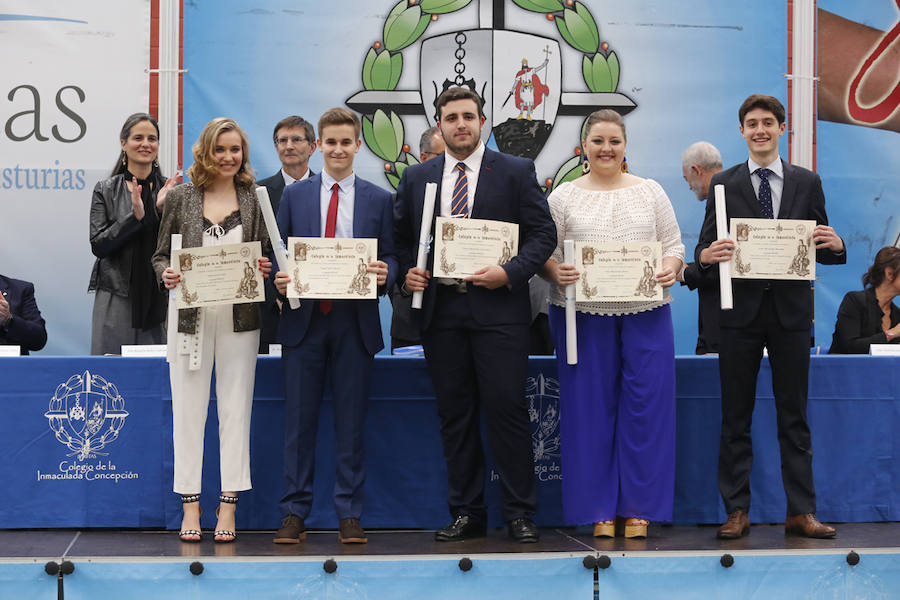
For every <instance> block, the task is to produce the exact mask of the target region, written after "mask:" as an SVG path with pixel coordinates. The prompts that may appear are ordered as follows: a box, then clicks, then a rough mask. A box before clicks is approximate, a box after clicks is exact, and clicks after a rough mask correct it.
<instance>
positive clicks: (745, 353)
mask: <svg viewBox="0 0 900 600" xmlns="http://www.w3.org/2000/svg"><path fill="white" fill-rule="evenodd" d="M720 334H721V338H720V341H719V377H720V380H721V386H722V435H721V439H720V445H719V491H720V493H721V494H722V500H723V501H724V502H725V510H726V511H727V512H728V513H729V514H730V513H731V512H733V511H735V510H736V509H739V508H740V509H743V510H749V509H750V469H751V466H752V465H753V447H752V443H751V439H750V424H751V421H752V418H753V406H754V403H755V401H756V379H757V376H758V375H759V366H760V360H761V359H762V355H763V348H764V347H766V348H768V351H769V364H770V365H771V367H772V389H773V391H774V393H775V409H776V412H777V415H778V443H779V446H780V449H781V479H782V482H783V484H784V491H785V494H786V495H787V513H788V516H792V515H797V514H803V513H814V512H815V511H816V492H815V487H814V486H813V476H812V445H811V443H810V434H809V425H808V424H807V421H806V399H807V392H808V388H809V330H808V329H805V330H800V331H796V330H794V331H790V330H785V329H784V328H782V327H781V324H780V323H779V320H778V315H777V313H776V310H775V303H774V301H773V298H772V294H771V293H770V292H766V293H765V295H764V296H763V301H762V304H761V306H760V309H759V314H758V315H757V316H756V318H755V319H754V320H753V321H752V322H751V323H750V324H749V325H748V326H746V327H741V328H731V327H722V328H721V330H720Z"/></svg>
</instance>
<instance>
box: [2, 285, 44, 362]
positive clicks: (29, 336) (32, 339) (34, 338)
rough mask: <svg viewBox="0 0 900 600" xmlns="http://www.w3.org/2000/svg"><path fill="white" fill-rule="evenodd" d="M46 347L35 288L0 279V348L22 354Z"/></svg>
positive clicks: (42, 320) (42, 321)
mask: <svg viewBox="0 0 900 600" xmlns="http://www.w3.org/2000/svg"><path fill="white" fill-rule="evenodd" d="M46 343H47V328H46V327H45V326H44V319H43V317H41V311H40V310H38V306H37V302H35V300H34V284H33V283H30V282H28V281H22V280H21V279H12V278H11V277H5V276H3V275H0V345H5V346H19V352H20V353H21V354H28V351H29V350H33V351H37V350H40V349H41V348H43V347H44V344H46Z"/></svg>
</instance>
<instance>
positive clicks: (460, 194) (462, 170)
mask: <svg viewBox="0 0 900 600" xmlns="http://www.w3.org/2000/svg"><path fill="white" fill-rule="evenodd" d="M456 170H457V171H459V175H458V176H457V178H456V185H454V186H453V198H452V200H450V216H452V217H461V218H466V217H468V216H469V178H468V177H466V165H465V164H464V163H461V162H459V163H456Z"/></svg>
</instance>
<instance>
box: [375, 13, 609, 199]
mask: <svg viewBox="0 0 900 600" xmlns="http://www.w3.org/2000/svg"><path fill="white" fill-rule="evenodd" d="M471 2H472V0H400V1H399V2H397V4H395V5H394V7H393V8H392V9H391V11H390V12H389V13H388V16H387V18H386V19H385V21H384V28H383V31H382V37H383V43H382V42H380V41H376V42H375V43H374V44H372V46H371V47H370V48H369V51H368V53H367V54H366V57H365V60H364V61H363V67H362V83H363V87H364V88H365V89H366V90H377V91H392V90H395V89H396V88H397V84H398V83H399V82H400V76H401V75H402V73H403V54H402V52H401V51H402V50H403V49H404V48H406V47H408V46H410V45H412V44H414V43H415V42H416V41H417V40H418V39H419V38H421V37H422V35H423V34H424V33H425V30H426V29H427V28H428V25H429V24H430V23H432V22H434V21H437V20H438V17H439V15H442V14H449V13H453V12H456V11H458V10H461V9H463V8H465V7H466V6H468V5H469V4H470V3H471ZM512 2H513V3H514V4H516V5H517V6H519V7H520V8H522V9H524V10H527V11H529V12H533V13H543V14H544V15H545V17H546V19H547V20H548V21H552V22H553V23H555V24H556V28H557V31H558V32H559V35H560V36H561V37H562V38H563V40H565V42H566V43H567V44H569V46H571V47H572V48H574V49H575V50H578V51H579V52H581V53H582V54H583V57H582V61H581V75H582V78H583V79H584V83H585V85H586V86H587V88H588V90H590V91H591V92H595V93H597V92H615V91H616V89H617V88H618V86H619V58H618V56H616V53H615V52H614V51H612V50H609V44H608V43H606V42H603V43H600V31H599V29H598V28H597V22H596V21H595V20H594V17H593V16H592V15H591V12H590V10H588V8H587V7H586V6H585V5H584V4H583V3H581V2H578V1H577V0H512ZM362 134H363V140H364V141H365V143H366V146H367V147H368V148H369V150H371V151H372V152H373V153H374V154H375V155H376V156H378V157H379V158H381V159H382V160H384V161H385V163H384V174H385V177H386V178H387V180H388V182H389V183H390V184H391V187H393V188H395V189H396V188H397V185H398V184H399V183H400V177H401V176H402V175H403V171H404V170H406V168H407V167H409V166H410V165H413V164H418V163H419V160H418V159H417V158H416V157H415V156H413V155H412V154H410V145H409V144H408V143H407V142H406V141H405V139H406V138H405V135H406V134H405V130H404V127H403V120H402V119H401V118H400V116H399V115H398V114H397V113H395V112H394V111H389V112H385V111H384V110H382V109H380V108H379V109H376V110H375V113H374V114H364V115H363V119H362ZM580 175H581V148H575V151H574V156H573V157H572V158H570V159H569V160H567V161H566V162H564V163H563V164H562V165H561V166H560V167H559V168H558V169H557V171H556V174H555V175H554V176H553V177H551V178H547V179H546V180H545V181H544V183H545V191H546V189H547V188H549V189H553V188H556V187H557V186H558V185H560V184H561V183H563V182H565V181H571V180H573V179H575V178H577V177H579V176H580Z"/></svg>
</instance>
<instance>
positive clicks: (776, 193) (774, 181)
mask: <svg viewBox="0 0 900 600" xmlns="http://www.w3.org/2000/svg"><path fill="white" fill-rule="evenodd" d="M747 168H748V169H750V183H752V184H753V193H754V194H756V199H757V200H759V184H760V181H761V178H760V176H759V175H757V174H756V170H757V169H761V168H766V169H768V170H770V171H772V174H771V175H769V187H770V188H772V214H773V215H775V218H776V219H777V218H778V211H779V209H781V192H782V190H784V165H782V164H781V157H780V156H776V157H775V160H773V161H772V162H771V163H769V164H768V165H765V166H763V165H758V164H756V163H755V162H753V159H752V158H750V159H747Z"/></svg>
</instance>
